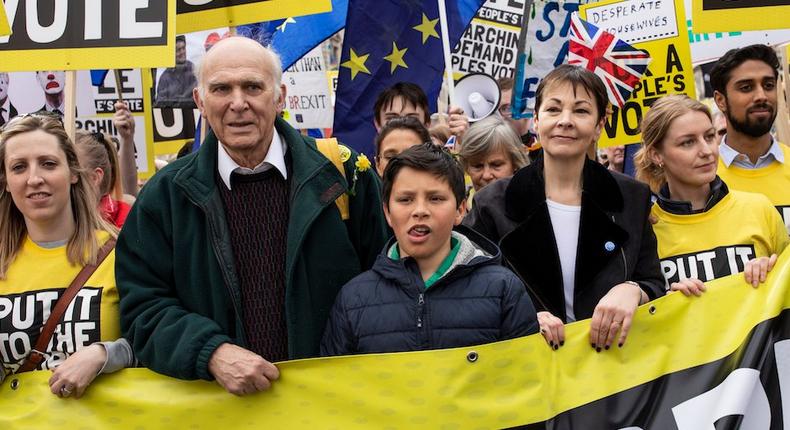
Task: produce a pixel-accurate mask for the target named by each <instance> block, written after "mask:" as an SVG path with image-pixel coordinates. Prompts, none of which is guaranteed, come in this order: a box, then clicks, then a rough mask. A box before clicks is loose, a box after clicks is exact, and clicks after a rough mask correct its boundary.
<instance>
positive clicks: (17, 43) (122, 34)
mask: <svg viewBox="0 0 790 430" xmlns="http://www.w3.org/2000/svg"><path fill="white" fill-rule="evenodd" d="M35 3H36V2H33V3H31V2H27V3H25V2H21V1H14V2H9V1H6V2H5V6H6V10H5V12H6V13H7V14H8V23H9V25H10V26H11V28H12V29H16V30H18V31H14V32H13V34H12V35H11V36H2V34H3V32H2V31H0V58H2V69H3V71H7V72H20V71H35V70H87V69H134V68H140V67H171V66H173V65H174V64H175V56H174V55H173V53H174V52H175V36H176V33H175V23H176V19H175V16H176V7H175V0H167V1H166V2H165V1H162V0H158V1H157V2H150V3H149V2H145V3H144V4H143V3H140V2H115V4H108V3H112V2H106V3H101V5H102V6H101V7H98V8H94V7H91V5H92V4H94V3H92V2H77V1H69V2H66V1H63V2H60V1H58V2H54V5H49V6H50V7H49V8H46V7H44V6H43V5H42V6H40V7H38V8H30V7H27V6H24V7H23V5H25V4H35ZM97 4H98V3H97ZM12 5H13V7H14V8H15V9H10V8H11V7H12ZM35 13H38V15H34V14H35ZM47 13H50V14H54V18H53V17H52V15H49V16H48V15H47ZM143 16H145V18H143ZM47 20H49V21H47ZM0 21H2V19H0ZM44 23H46V24H44ZM0 30H2V24H0ZM9 34H10V32H9Z"/></svg>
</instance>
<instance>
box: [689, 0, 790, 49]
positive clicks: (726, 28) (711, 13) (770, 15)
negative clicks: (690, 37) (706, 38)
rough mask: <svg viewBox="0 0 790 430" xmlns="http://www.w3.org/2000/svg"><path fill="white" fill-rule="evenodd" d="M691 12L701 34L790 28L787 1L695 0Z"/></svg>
mask: <svg viewBox="0 0 790 430" xmlns="http://www.w3.org/2000/svg"><path fill="white" fill-rule="evenodd" d="M691 12H692V15H691V16H692V17H693V19H694V31H695V32H697V33H719V32H731V31H749V30H780V29H790V4H788V3H787V2H786V1H784V2H783V1H776V0H746V1H744V0H740V1H732V0H692V2H691ZM733 48H737V47H736V46H733Z"/></svg>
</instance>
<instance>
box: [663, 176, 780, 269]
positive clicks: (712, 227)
mask: <svg viewBox="0 0 790 430" xmlns="http://www.w3.org/2000/svg"><path fill="white" fill-rule="evenodd" d="M652 213H653V215H654V216H655V217H657V218H658V223H656V224H655V225H654V226H653V230H654V231H655V233H656V238H657V239H658V258H659V260H661V270H662V272H663V273H664V278H665V279H666V280H667V282H668V284H672V283H673V282H677V281H678V280H680V279H687V278H696V279H699V280H701V281H703V282H706V281H710V280H713V279H716V278H721V277H724V276H728V275H732V274H734V273H740V272H743V269H744V266H745V265H746V262H748V261H749V260H751V259H753V258H756V257H765V256H770V255H771V254H780V253H781V252H782V250H784V249H785V247H786V246H787V244H788V242H790V237H788V235H787V232H786V230H785V226H784V224H783V223H782V219H781V218H780V217H779V214H778V213H777V212H776V210H775V209H774V207H773V206H772V205H771V203H770V202H769V201H768V198H766V197H765V196H763V195H761V194H755V193H744V192H741V191H732V190H731V191H730V192H729V194H727V195H726V196H724V198H723V199H721V201H720V202H718V203H716V205H715V206H714V207H713V208H712V209H710V210H708V211H707V212H703V213H698V214H691V215H674V214H671V213H669V212H666V211H665V210H663V209H661V207H660V206H659V205H658V204H654V205H653V209H652Z"/></svg>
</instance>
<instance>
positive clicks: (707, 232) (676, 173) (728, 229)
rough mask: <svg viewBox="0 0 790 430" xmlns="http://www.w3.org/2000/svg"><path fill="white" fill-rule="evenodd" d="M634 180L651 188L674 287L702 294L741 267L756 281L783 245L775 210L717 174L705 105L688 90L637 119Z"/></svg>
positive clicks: (784, 237) (716, 153)
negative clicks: (638, 146) (707, 285)
mask: <svg viewBox="0 0 790 430" xmlns="http://www.w3.org/2000/svg"><path fill="white" fill-rule="evenodd" d="M642 139H643V141H644V145H643V147H642V148H641V149H640V150H639V152H638V153H637V155H636V165H637V178H638V179H640V180H642V181H644V182H647V183H648V184H649V185H650V187H651V189H652V190H653V192H654V193H656V204H654V205H653V209H652V215H653V217H655V218H656V219H657V223H656V224H655V225H654V226H653V230H654V231H655V233H656V238H657V239H658V256H659V259H660V260H661V269H662V271H663V273H664V277H665V279H666V280H667V285H668V286H669V288H670V289H671V290H673V291H680V292H682V293H683V294H685V295H687V296H688V295H692V294H693V295H697V296H699V295H700V294H701V293H702V292H703V291H705V282H706V281H711V280H713V279H716V278H720V277H723V276H727V275H731V274H735V273H740V272H743V273H744V277H745V279H746V282H748V283H750V284H751V285H752V286H754V287H757V286H758V285H759V284H760V283H762V282H764V281H765V278H766V275H767V274H768V272H770V270H771V269H772V268H773V266H774V264H775V263H776V259H777V255H778V254H780V253H781V252H782V250H784V248H785V247H786V246H787V244H788V240H789V239H788V236H787V232H786V230H785V227H784V224H783V222H782V219H781V217H780V215H779V213H778V212H777V211H776V209H775V208H774V207H773V205H772V204H771V203H770V201H769V200H768V199H767V198H766V197H765V196H763V195H759V194H753V193H746V192H740V191H732V190H729V189H728V187H727V184H725V183H724V182H723V181H722V180H721V179H720V178H719V177H718V176H716V168H717V166H718V158H719V151H718V143H717V140H716V130H715V129H714V127H713V123H712V121H711V114H710V111H709V110H708V108H707V107H706V106H705V105H703V104H702V103H700V102H698V101H696V100H693V99H691V98H689V97H687V96H679V95H677V96H668V97H664V98H662V99H660V100H658V101H657V102H656V103H654V104H653V106H652V107H651V109H650V111H649V112H648V113H647V114H646V115H645V118H644V120H643V121H642Z"/></svg>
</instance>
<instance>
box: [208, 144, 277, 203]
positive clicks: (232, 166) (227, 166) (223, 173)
mask: <svg viewBox="0 0 790 430" xmlns="http://www.w3.org/2000/svg"><path fill="white" fill-rule="evenodd" d="M218 145H219V148H217V171H218V172H219V177H220V178H222V182H224V183H225V186H226V187H228V189H229V190H230V189H231V187H230V175H231V173H233V172H238V173H241V174H243V175H249V174H252V173H259V172H265V171H266V170H269V169H270V168H272V167H274V168H276V169H277V170H279V171H280V174H282V175H283V179H288V170H287V169H286V167H285V152H286V151H287V150H288V148H287V147H286V146H285V142H283V140H282V138H280V135H279V133H277V132H276V131H275V132H274V133H273V134H272V143H271V145H269V152H267V153H266V157H265V158H264V159H263V161H261V164H258V165H257V166H255V168H254V169H249V168H247V167H241V166H239V165H238V164H237V163H236V162H235V161H233V159H232V158H230V155H228V151H226V150H225V146H223V145H222V142H218Z"/></svg>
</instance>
